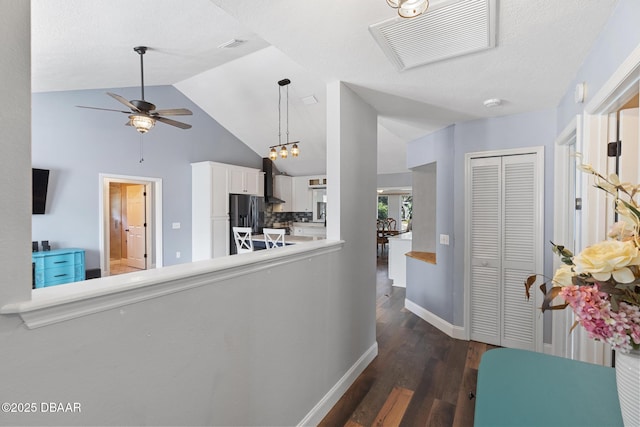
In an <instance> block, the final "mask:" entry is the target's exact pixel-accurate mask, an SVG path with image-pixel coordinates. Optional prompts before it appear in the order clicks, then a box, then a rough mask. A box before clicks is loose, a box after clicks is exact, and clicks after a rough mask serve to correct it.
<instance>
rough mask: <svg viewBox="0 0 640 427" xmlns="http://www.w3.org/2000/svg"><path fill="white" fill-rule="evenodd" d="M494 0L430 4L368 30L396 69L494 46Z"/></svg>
mask: <svg viewBox="0 0 640 427" xmlns="http://www.w3.org/2000/svg"><path fill="white" fill-rule="evenodd" d="M495 27H496V2H495V0H458V1H449V2H443V3H440V4H439V5H438V7H436V5H433V6H432V7H431V8H430V9H429V10H428V11H427V12H426V13H423V14H422V15H420V16H418V17H416V18H413V19H404V18H400V17H395V18H392V19H388V20H386V21H382V22H379V23H377V24H373V25H371V26H370V27H369V31H370V32H371V34H372V35H373V37H374V39H375V40H376V42H377V43H378V45H379V46H380V48H381V49H382V51H383V52H384V53H385V54H386V55H387V57H388V58H389V60H390V61H391V62H392V63H393V64H394V65H395V66H396V68H397V69H398V70H399V71H402V70H406V69H409V68H413V67H418V66H420V65H424V64H430V63H433V62H437V61H442V60H445V59H450V58H454V57H457V56H462V55H468V54H471V53H474V52H479V51H482V50H486V49H490V48H492V47H495V39H496V31H495Z"/></svg>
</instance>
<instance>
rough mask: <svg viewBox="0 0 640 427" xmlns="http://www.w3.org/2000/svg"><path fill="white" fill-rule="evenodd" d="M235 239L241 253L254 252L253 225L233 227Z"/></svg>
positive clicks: (237, 248)
mask: <svg viewBox="0 0 640 427" xmlns="http://www.w3.org/2000/svg"><path fill="white" fill-rule="evenodd" d="M233 239H234V240H235V242H236V252H237V253H239V254H243V253H247V252H253V240H251V227H233Z"/></svg>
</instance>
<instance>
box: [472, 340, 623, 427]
mask: <svg viewBox="0 0 640 427" xmlns="http://www.w3.org/2000/svg"><path fill="white" fill-rule="evenodd" d="M474 426H476V427H481V426H482V427H498V426H505V427H506V426H508V427H516V426H532V427H533V426H535V427H542V426H544V427H547V426H549V427H551V426H562V427H569V426H576V427H578V426H579V427H588V426H594V427H604V426H622V414H621V413H620V403H619V401H618V392H617V389H616V374H615V370H614V369H613V368H607V367H604V366H599V365H594V364H591V363H584V362H578V361H575V360H570V359H565V358H562V357H556V356H549V355H547V354H542V353H535V352H531V351H526V350H515V349H508V348H499V349H494V350H489V351H487V352H486V353H484V355H483V356H482V359H481V360H480V366H479V368H478V382H477V388H476V407H475V415H474Z"/></svg>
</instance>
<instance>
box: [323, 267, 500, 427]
mask: <svg viewBox="0 0 640 427" xmlns="http://www.w3.org/2000/svg"><path fill="white" fill-rule="evenodd" d="M386 261H387V259H386V257H384V258H378V272H377V286H376V289H377V340H378V356H377V357H376V359H375V360H374V361H373V362H372V363H371V364H370V365H369V366H368V367H367V369H365V371H364V372H363V373H362V374H361V375H360V376H359V377H358V378H357V380H356V381H355V382H354V383H353V385H352V386H351V387H350V388H349V390H347V392H346V393H345V394H344V395H343V396H342V398H341V399H340V400H339V401H338V403H337V404H336V405H335V406H334V407H333V409H332V410H331V411H330V412H329V414H327V416H326V417H325V418H324V419H323V420H322V422H321V423H320V426H323V427H339V426H347V427H359V426H361V427H368V426H385V427H388V426H472V425H473V412H474V408H475V399H470V398H469V393H470V392H471V393H473V394H475V388H476V379H477V375H478V364H479V362H480V356H481V355H482V354H483V353H484V352H485V351H486V350H488V349H490V348H494V347H493V346H491V345H488V344H483V343H478V342H473V341H471V342H468V341H460V340H455V339H453V338H450V337H449V336H447V335H446V334H444V333H442V332H440V331H439V330H438V329H436V328H435V327H433V326H431V325H429V324H428V323H427V322H425V321H424V320H422V319H420V318H419V317H417V316H416V315H414V314H413V313H411V312H409V311H408V310H406V309H405V308H404V299H405V289H404V288H398V287H394V286H392V285H391V281H390V280H389V278H388V276H387V262H386Z"/></svg>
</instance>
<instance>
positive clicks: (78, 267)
mask: <svg viewBox="0 0 640 427" xmlns="http://www.w3.org/2000/svg"><path fill="white" fill-rule="evenodd" d="M31 260H32V262H33V264H34V283H35V287H36V288H44V287H47V286H55V285H62V284H63V283H69V282H78V281H80V280H84V250H83V249H74V248H69V249H55V250H52V251H43V252H32V253H31Z"/></svg>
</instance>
